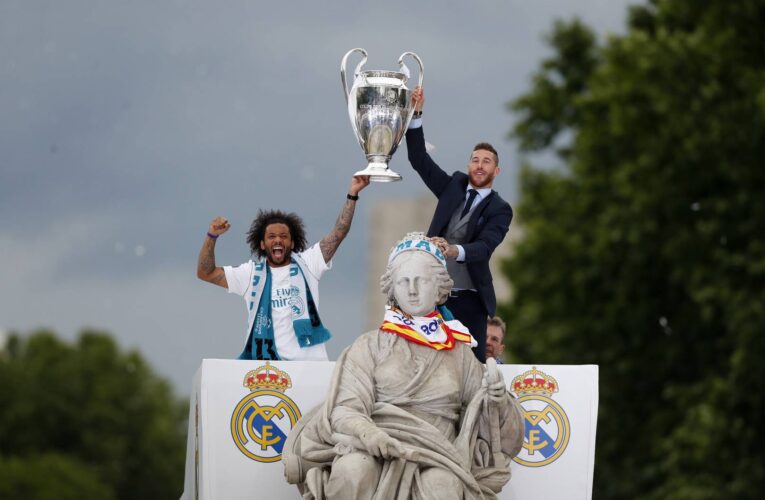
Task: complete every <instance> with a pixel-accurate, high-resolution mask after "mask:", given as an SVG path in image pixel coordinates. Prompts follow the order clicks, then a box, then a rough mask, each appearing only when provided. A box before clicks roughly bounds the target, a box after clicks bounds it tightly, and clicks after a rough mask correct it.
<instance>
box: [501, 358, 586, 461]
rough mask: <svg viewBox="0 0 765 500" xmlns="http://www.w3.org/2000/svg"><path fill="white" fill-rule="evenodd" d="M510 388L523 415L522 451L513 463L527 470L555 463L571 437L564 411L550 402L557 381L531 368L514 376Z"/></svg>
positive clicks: (556, 389) (553, 402)
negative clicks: (516, 396) (516, 397)
mask: <svg viewBox="0 0 765 500" xmlns="http://www.w3.org/2000/svg"><path fill="white" fill-rule="evenodd" d="M510 387H511V390H512V391H513V392H514V393H516V394H517V395H518V403H520V405H521V406H522V407H523V410H524V415H525V425H524V436H523V449H521V452H520V453H519V454H518V456H516V457H515V458H513V460H514V461H515V462H517V463H519V464H521V465H525V466H527V467H542V466H544V465H547V464H549V463H552V462H554V461H555V460H557V459H558V457H560V456H561V455H562V454H563V452H564V451H565V450H566V446H568V441H569V438H570V437H571V424H570V423H569V421H568V417H567V416H566V412H565V411H564V410H563V408H562V407H561V406H560V405H559V404H558V403H556V402H555V401H553V400H552V399H551V398H552V395H553V394H555V393H556V392H558V382H557V381H556V380H555V379H554V378H553V377H551V376H550V375H547V374H546V373H543V372H541V371H539V370H537V368H536V367H532V369H531V370H529V371H527V372H526V373H524V374H522V375H518V376H517V377H515V378H514V379H513V381H512V384H511V385H510Z"/></svg>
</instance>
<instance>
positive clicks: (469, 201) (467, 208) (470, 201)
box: [460, 189, 478, 219]
mask: <svg viewBox="0 0 765 500" xmlns="http://www.w3.org/2000/svg"><path fill="white" fill-rule="evenodd" d="M468 193H470V196H468V199H467V201H466V202H465V208H463V209H462V214H460V219H461V218H463V217H465V214H467V213H468V212H470V207H471V206H473V201H475V197H476V196H478V191H476V190H475V189H468Z"/></svg>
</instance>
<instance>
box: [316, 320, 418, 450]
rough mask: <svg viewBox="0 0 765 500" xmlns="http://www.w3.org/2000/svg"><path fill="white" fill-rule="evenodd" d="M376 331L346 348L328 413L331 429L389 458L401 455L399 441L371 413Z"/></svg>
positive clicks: (373, 400) (373, 404)
mask: <svg viewBox="0 0 765 500" xmlns="http://www.w3.org/2000/svg"><path fill="white" fill-rule="evenodd" d="M377 335H378V333H377V332H373V333H371V334H367V335H364V336H362V337H361V338H359V339H358V340H357V341H356V342H354V343H353V345H352V346H351V347H350V348H349V350H348V353H347V356H345V357H344V359H343V362H342V364H341V365H340V367H339V369H340V370H342V371H341V373H340V377H339V380H338V383H337V388H336V392H335V402H334V407H333V408H332V412H331V414H330V426H331V428H332V431H334V432H337V433H340V434H345V435H346V436H351V437H352V438H356V439H358V441H359V444H357V445H355V446H356V447H359V446H361V447H363V449H364V450H366V451H367V452H368V453H369V454H370V455H372V456H375V457H383V458H391V457H401V456H404V455H405V450H404V449H403V447H402V446H401V443H400V442H399V441H398V440H397V439H394V438H392V437H391V436H390V435H388V433H386V432H385V431H384V430H382V429H380V428H379V427H378V426H377V424H375V422H374V420H372V417H371V415H372V412H373V410H374V406H375V385H374V370H375V365H376V363H375V360H374V356H373V354H372V351H371V344H373V343H374V340H376V336H377Z"/></svg>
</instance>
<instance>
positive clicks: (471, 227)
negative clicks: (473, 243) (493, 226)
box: [467, 190, 495, 239]
mask: <svg viewBox="0 0 765 500" xmlns="http://www.w3.org/2000/svg"><path fill="white" fill-rule="evenodd" d="M494 193H495V191H494V190H492V191H491V193H489V195H488V196H487V197H486V198H484V199H483V200H481V202H480V203H479V204H478V206H477V207H475V209H473V213H472V214H470V222H469V223H468V230H467V237H468V239H472V238H473V233H474V232H475V227H476V225H477V224H478V219H480V218H481V215H482V214H483V211H484V210H486V207H488V206H489V203H490V202H491V199H492V198H493V197H494Z"/></svg>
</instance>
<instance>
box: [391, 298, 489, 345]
mask: <svg viewBox="0 0 765 500" xmlns="http://www.w3.org/2000/svg"><path fill="white" fill-rule="evenodd" d="M380 330H382V331H384V332H388V333H392V334H394V335H398V336H399V337H402V338H404V339H406V340H408V341H409V342H413V343H415V344H420V345H424V346H426V347H430V348H432V349H436V350H438V351H440V350H447V351H448V350H451V349H454V346H455V345H456V343H457V342H463V343H465V344H468V345H469V346H471V347H473V346H475V345H477V343H476V341H475V340H474V339H473V336H472V335H470V332H469V331H468V329H467V328H466V327H465V325H463V324H462V323H460V322H459V321H457V320H456V319H452V320H448V321H447V320H444V318H443V317H442V316H441V314H440V313H439V312H438V311H437V310H434V311H433V312H431V313H430V314H428V315H427V316H409V315H408V314H406V313H404V312H402V311H400V310H399V309H395V308H391V307H386V308H385V319H384V321H383V324H382V325H380Z"/></svg>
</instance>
